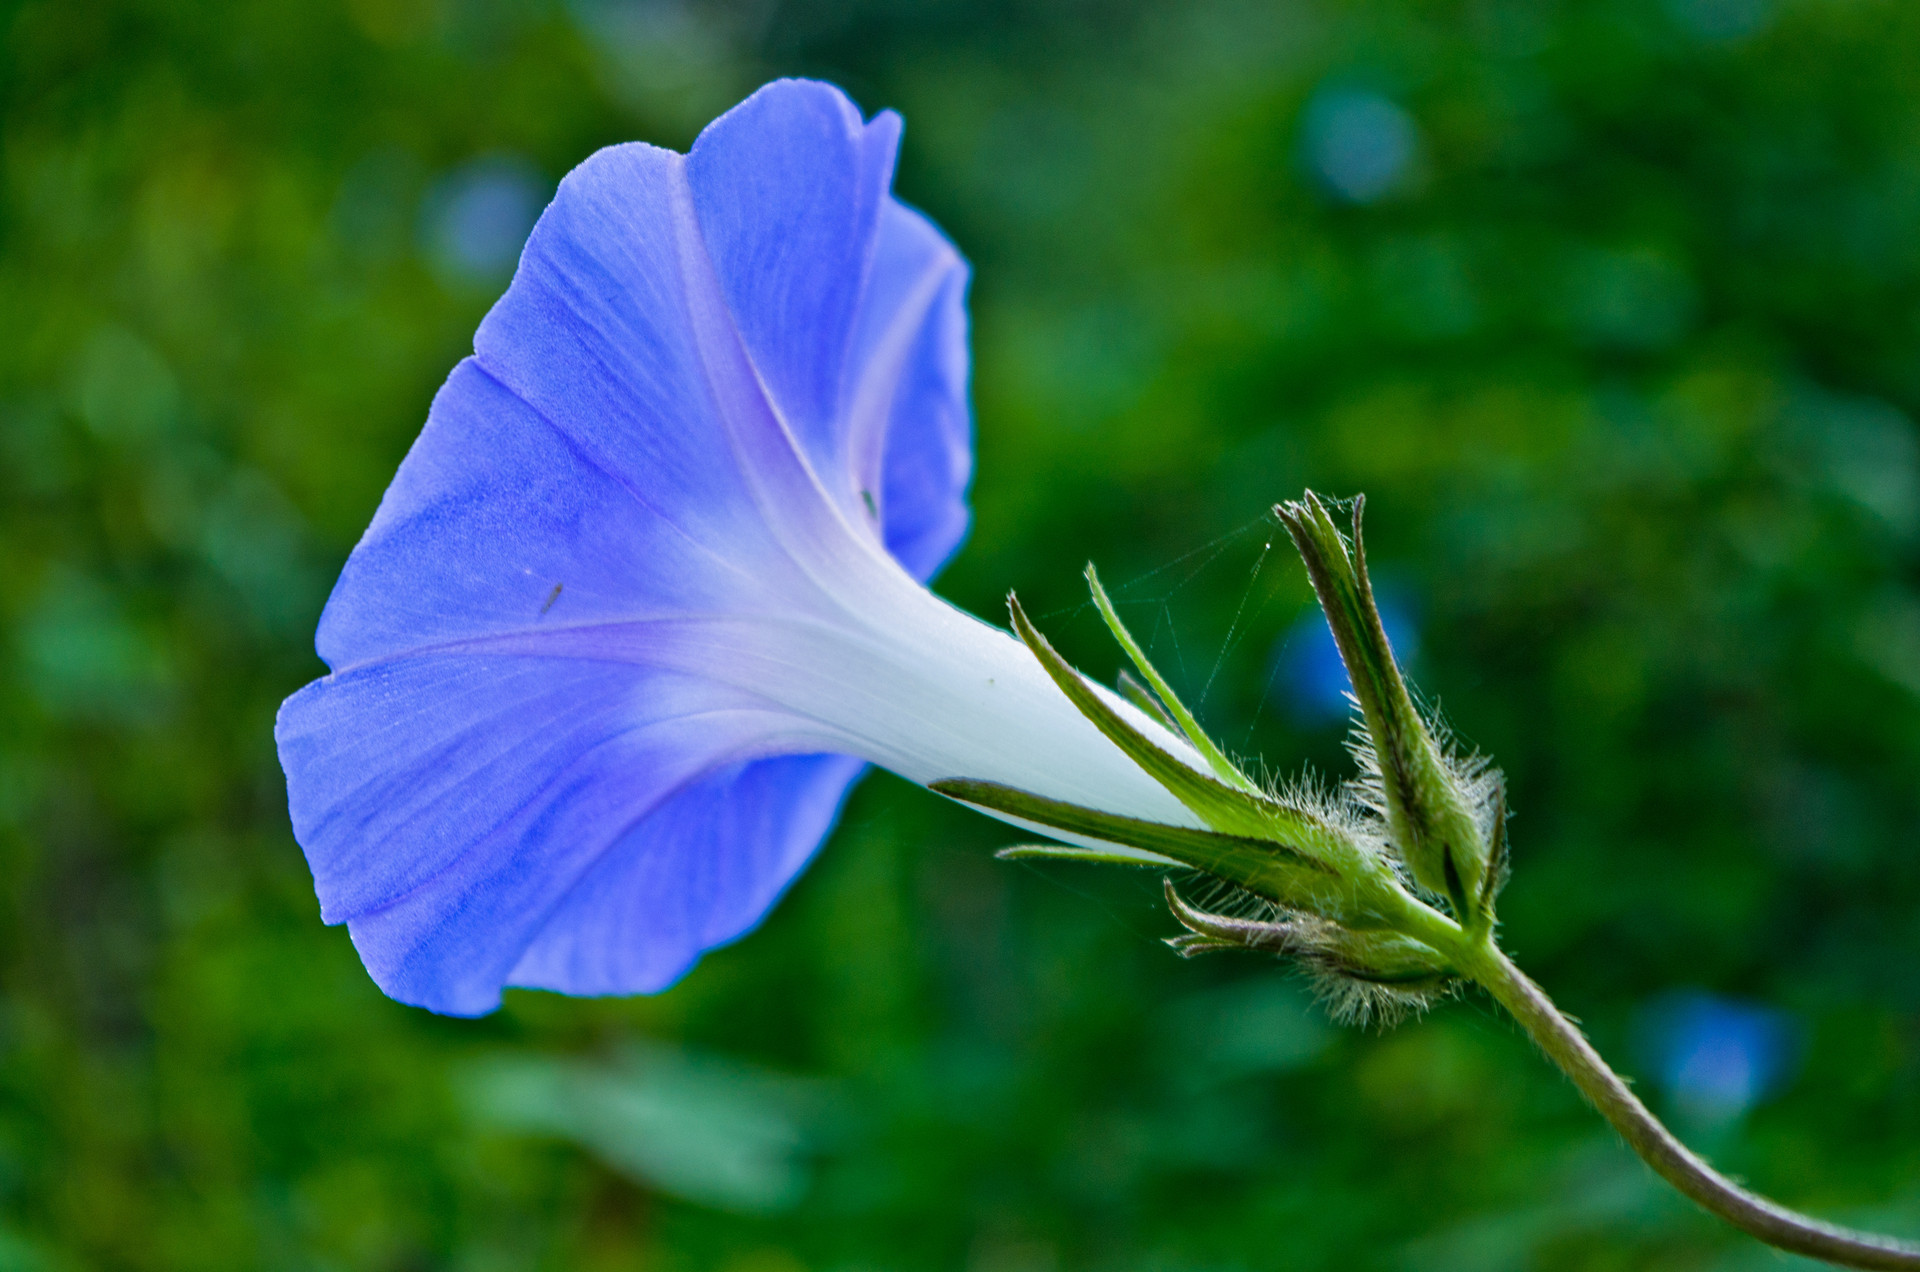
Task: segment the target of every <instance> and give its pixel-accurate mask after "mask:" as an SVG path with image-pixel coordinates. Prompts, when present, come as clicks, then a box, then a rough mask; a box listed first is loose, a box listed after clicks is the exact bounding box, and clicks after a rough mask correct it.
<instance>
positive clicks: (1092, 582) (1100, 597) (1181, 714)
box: [1087, 562, 1261, 795]
mask: <svg viewBox="0 0 1920 1272" xmlns="http://www.w3.org/2000/svg"><path fill="white" fill-rule="evenodd" d="M1087 587H1088V589H1089V590H1091V591H1092V593H1093V604H1094V607H1095V608H1096V609H1098V610H1099V611H1100V617H1101V618H1103V619H1105V620H1106V621H1107V630H1108V631H1110V632H1112V633H1113V638H1114V639H1115V640H1117V641H1119V642H1120V648H1122V649H1124V650H1126V651H1127V657H1128V658H1130V659H1132V660H1133V665H1134V666H1135V667H1137V668H1139V670H1140V674H1141V675H1142V676H1144V677H1146V680H1147V683H1148V684H1149V685H1152V686H1153V692H1154V693H1155V694H1156V695H1157V696H1158V697H1159V699H1160V701H1161V702H1162V703H1164V704H1165V705H1166V712H1167V714H1170V715H1172V716H1173V718H1174V721H1175V722H1177V723H1178V725H1179V727H1180V732H1182V733H1184V734H1186V736H1187V741H1189V742H1191V743H1193V749H1194V750H1196V751H1198V752H1200V755H1201V758H1203V759H1205V760H1206V762H1207V767H1208V768H1210V769H1212V770H1213V772H1214V775H1215V776H1217V777H1218V778H1219V779H1220V780H1221V781H1222V782H1225V783H1226V784H1227V785H1228V786H1231V787H1234V788H1235V789H1236V790H1240V791H1244V792H1245V793H1247V794H1249V795H1258V794H1260V793H1261V792H1260V788H1259V787H1258V786H1257V785H1255V784H1254V782H1253V779H1252V778H1249V777H1248V776H1247V775H1246V774H1245V773H1242V772H1241V771H1240V766H1239V765H1237V764H1235V763H1234V762H1233V761H1232V760H1230V759H1228V758H1227V755H1226V752H1224V751H1222V750H1221V749H1220V748H1219V747H1218V746H1216V745H1214V741H1213V739H1212V738H1210V737H1208V736H1207V732H1206V730H1205V729H1202V728H1201V727H1200V722H1199V721H1198V720H1196V719H1195V718H1194V715H1193V712H1191V711H1189V710H1187V708H1186V704H1185V703H1183V702H1181V701H1180V696H1179V695H1178V694H1176V693H1174V691H1173V686H1172V685H1170V684H1168V683H1167V681H1166V677H1164V676H1162V675H1161V674H1160V672H1159V670H1158V669H1157V668H1155V667H1154V665H1153V663H1151V662H1150V661H1148V659H1147V653H1146V651H1145V650H1144V649H1142V648H1140V644H1139V642H1138V641H1136V640H1134V638H1133V633H1132V632H1129V631H1128V630H1127V625H1126V624H1125V623H1123V622H1121V621H1120V615H1119V614H1118V613H1117V612H1116V611H1115V610H1114V608H1113V601H1112V600H1110V599H1109V598H1108V596H1107V589H1105V588H1104V587H1101V586H1100V574H1099V572H1098V571H1097V570H1095V569H1094V568H1093V563H1092V562H1088V563H1087Z"/></svg>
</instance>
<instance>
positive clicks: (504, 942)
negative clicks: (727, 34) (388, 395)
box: [276, 82, 971, 1013]
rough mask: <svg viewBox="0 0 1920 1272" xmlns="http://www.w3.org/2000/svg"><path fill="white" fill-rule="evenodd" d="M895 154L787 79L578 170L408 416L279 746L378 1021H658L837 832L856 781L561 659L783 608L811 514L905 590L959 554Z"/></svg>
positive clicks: (955, 419) (958, 387) (954, 380)
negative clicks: (647, 1008)
mask: <svg viewBox="0 0 1920 1272" xmlns="http://www.w3.org/2000/svg"><path fill="white" fill-rule="evenodd" d="M897 139H898V121H897V120H895V119H893V118H892V117H891V116H883V117H881V118H880V119H877V120H875V121H873V122H872V123H862V122H861V121H860V118H859V115H858V112H857V111H856V110H855V109H854V108H853V106H852V104H851V103H849V102H847V101H846V99H845V98H844V97H842V96H841V95H840V94H839V93H838V92H837V91H836V90H833V89H831V88H829V87H827V86H824V85H818V84H805V83H797V82H783V83H780V84H775V85H771V86H769V87H768V88H766V89H763V90H762V91H761V92H760V93H757V94H756V95H755V96H754V97H753V98H751V99H750V100H749V101H748V102H746V103H744V104H743V105H742V106H740V107H738V108H736V110H735V111H733V112H731V113H730V114H729V115H727V116H726V117H724V118H723V119H721V120H719V121H716V123H715V124H714V125H713V126H712V127H711V128H710V129H709V130H708V131H707V133H705V134H703V136H702V138H701V141H700V142H699V143H697V145H696V147H695V152H694V154H693V156H692V157H690V158H688V159H684V160H683V159H682V158H681V157H680V156H678V155H674V154H672V153H670V152H667V151H662V150H657V149H654V148H652V147H647V146H640V145H630V146H622V147H616V148H613V149H610V150H606V151H602V152H600V153H599V154H597V155H595V156H593V157H592V158H591V159H589V160H588V161H587V162H586V163H584V164H582V165H581V166H580V167H579V168H578V169H576V170H575V171H574V172H573V173H572V174H571V175H570V176H569V177H568V178H567V180H566V181H565V182H563V183H562V185H561V187H560V191H559V193H558V195H557V196H556V197H555V200H554V203H553V205H552V206H551V207H550V208H549V209H548V210H547V213H546V214H545V216H543V217H542V218H541V221H540V224H539V226H538V227H536V229H535V231H534V233H533V235H532V236H531V237H530V239H529V241H528V244H527V248H526V250H525V253H524V254H523V256H522V259H521V264H520V269H519V271H518V273H517V274H516V276H515V279H514V283H513V285H512V287H510V288H509V289H508V292H507V294H506V295H505V296H504V297H502V299H501V301H500V302H499V304H498V305H496V306H495V308H494V310H493V311H492V312H491V313H490V314H489V315H488V316H487V319H486V320H485V322H484V323H483V324H482V326H481V328H480V331H479V332H478V333H477V335H476V337H475V357H474V358H473V359H470V360H468V361H467V362H464V363H462V364H461V365H460V366H459V367H457V368H456V369H455V370H454V372H453V374H452V375H451V376H450V377H449V378H448V381H447V384H446V386H445V387H444V388H443V389H442V390H441V393H440V394H439V396H438V397H436V399H435V402H434V407H433V410H432V412H431V414H430V416H429V419H428V423H427V426H426V428H425V429H424V430H423V431H422V433H421V436H420V438H419V440H418V441H417V442H416V443H415V445H414V447H413V449H412V451H411V452H410V453H409V454H408V457H407V459H406V461H405V462H404V463H403V464H402V466H401V469H400V472H399V474H398V475H397V476H396V478H395V480H394V483H393V485H392V486H391V487H390V489H389V490H388V492H387V495H386V498H385V499H384V500H383V501H382V504H381V507H380V510H379V512H378V513H377V514H376V516H375V518H374V520H373V523H372V525H371V526H369V528H368V531H367V534H366V536H365V538H364V539H363V541H362V542H361V544H360V545H359V547H357V548H356V549H355V551H354V554H353V556H352V557H351V558H350V560H349V562H348V564H347V567H346V568H345V570H344V571H343V572H342V575H341V579H340V582H339V584H338V585H337V587H336V588H335V591H334V595H333V597H332V598H331V600H330V601H329V604H328V607H327V612H326V614H325V616H324V618H323V620H322V624H321V631H320V636H319V646H320V651H321V654H322V656H323V657H324V658H326V660H327V661H328V663H329V665H330V666H332V667H333V668H334V672H335V674H334V675H332V676H329V677H328V678H326V679H324V680H321V681H318V682H316V683H314V684H313V685H309V686H308V687H307V688H306V689H304V690H302V691H301V692H300V693H298V694H296V695H294V696H293V697H292V698H290V699H288V701H287V703H286V704H285V706H284V707H283V708H282V711H281V716H280V720H279V724H278V727H277V729H276V736H277V739H278V741H279V745H280V751H281V758H282V763H283V765H284V767H285V769H286V771H287V776H288V792H289V802H290V808H291V812H292V816H293V821H294V828H295V833H296V835H297V837H298V838H299V840H300V842H301V844H302V846H303V847H304V848H305V850H306V852H307V855H308V859H309V861H310V863H311V864H312V866H313V870H314V878H315V884H316V889H317V891H318V892H319V895H320V898H321V903H322V911H323V914H324V916H325V917H326V918H327V920H328V921H329V922H339V921H347V922H348V923H349V925H350V930H351V931H352V933H353V937H354V941H355V943H356V945H357V946H358V948H359V949H360V951H361V953H362V956H363V958H364V959H365V961H366V963H367V966H368V968H369V970H370V971H371V972H372V973H373V975H374V977H375V979H376V980H377V981H378V982H379V983H380V985H381V986H382V988H384V989H386V990H387V991H388V992H389V993H390V994H392V995H393V996H395V997H396V998H400V999H402V1000H403V1001H407V1002H414V1003H419V1004H422V1005H425V1006H429V1007H433V1008H435V1009H436V1010H441V1011H450V1012H458V1013H473V1012H480V1011H485V1010H488V1009H490V1008H491V1007H492V1006H493V1005H494V1004H495V1003H496V1002H497V1001H498V995H499V989H500V986H501V985H502V984H504V983H517V984H529V985H538V986H542V987H546V988H553V989H560V990H565V991H568V992H576V993H609V992H622V991H629V992H630V991H646V990H653V989H658V988H661V987H663V986H664V985H666V984H668V983H670V982H671V981H672V980H673V979H674V978H675V977H677V976H678V975H680V974H681V973H682V972H683V971H684V970H685V969H686V968H687V967H688V966H689V965H690V964H691V962H692V961H693V959H694V958H696V957H697V955H698V953H699V952H700V951H701V950H703V949H706V948H710V947H712V946H713V945H715V944H719V943H722V942H724V941H727V940H730V939H733V938H734V937H735V936H738V935H739V934H740V933H741V932H743V931H745V930H746V929H747V928H749V927H751V926H752V925H753V924H754V923H755V922H757V921H758V919H759V917H760V916H761V915H762V914H764V912H765V910H766V908H767V907H768V906H770V905H771V904H772V902H773V901H774V899H775V898H776V897H777V895H778V894H779V892H780V890H781V889H783V888H784V887H785V886H786V885H787V883H788V882H789V881H790V880H791V879H792V877H793V876H794V874H795V873H796V872H797V871H798V870H799V869H800V868H801V867H802V866H803V865H804V863H805V861H806V859H807V858H808V856H809V855H810V854H811V852H812V851H813V850H814V848H815V847H816V846H817V845H818V843H819V841H820V839H821V838H822V837H823V836H824V835H825V833H826V831H827V830H828V829H829V827H830V826H831V823H832V820H833V817H834V816H835V814H836V812H837V809H838V807H839V805H840V802H841V800H842V798H843V797H844V795H845V792H846V790H847V788H848V787H849V786H850V785H851V783H852V782H853V781H854V780H855V778H856V777H857V776H858V774H859V772H860V771H861V765H860V764H859V763H858V762H857V761H855V760H852V759H848V758H846V757H837V756H819V755H810V754H802V755H787V754H782V752H783V751H800V752H804V751H806V750H807V748H808V746H809V745H813V746H814V747H815V749H817V743H811V744H810V743H809V741H808V739H807V738H806V737H805V736H804V731H796V730H795V729H793V728H792V727H791V722H790V721H784V720H782V719H778V718H774V717H772V716H770V715H769V714H768V712H767V711H766V709H765V708H764V707H763V706H762V705H760V704H758V703H755V702H752V701H744V700H742V699H741V697H740V695H738V694H736V693H734V692H733V691H730V690H727V689H725V688H724V687H722V686H719V685H716V684H713V683H711V682H707V681H704V680H701V679H699V678H695V677H689V676H687V675H684V674H676V673H671V672H667V671H662V670H660V669H658V668H650V667H648V666H647V665H645V659H644V656H638V657H635V656H633V651H632V650H628V651H627V653H626V654H625V655H623V657H624V658H626V661H616V660H611V659H607V658H603V657H597V656H595V655H593V654H592V651H591V649H590V647H589V646H588V645H586V644H583V643H582V642H581V641H580V640H579V639H571V638H569V635H568V634H569V633H572V634H576V635H577V634H578V633H580V632H582V631H586V630H591V629H592V628H593V627H594V626H595V625H601V624H624V625H626V630H629V631H634V630H639V629H638V628H636V627H634V624H635V623H636V622H637V621H638V620H645V619H655V618H668V617H673V616H676V615H714V614H726V613H735V614H751V613H757V612H763V611H768V610H773V611H778V610H779V609H780V608H781V607H782V606H789V605H795V604H799V603H800V599H799V598H800V596H801V593H802V592H804V591H805V589H806V587H807V586H809V584H808V583H807V580H806V579H805V577H804V575H805V571H801V570H795V569H794V568H793V560H792V558H791V555H790V554H791V552H792V551H793V550H794V545H795V543H796V541H797V540H796V537H795V536H796V534H800V535H804V533H806V532H807V527H808V526H809V525H810V524H812V523H816V522H821V521H822V519H823V517H824V518H825V519H826V520H830V521H832V522H833V523H834V524H835V525H838V526H840V527H841V528H842V531H844V530H845V528H846V527H847V526H849V525H853V526H858V525H869V526H870V527H871V528H870V530H868V531H867V532H868V533H875V534H877V535H878V536H879V537H880V538H881V541H882V542H884V543H885V544H886V546H887V548H888V549H889V550H890V551H891V552H892V553H893V554H894V555H895V556H896V558H897V559H899V560H900V561H901V562H902V564H903V565H905V566H906V567H907V568H908V569H909V570H911V571H912V572H913V573H914V574H915V575H916V576H918V577H921V578H925V577H927V576H928V575H929V574H930V573H931V572H932V571H933V570H934V569H936V568H937V567H938V565H939V564H940V563H941V562H942V561H943V560H944V559H945V558H946V557H947V556H948V555H949V554H950V553H951V551H952V550H953V548H954V546H955V545H957V543H958V542H959V540H960V538H961V536H962V535H963V534H964V532H965V528H966V520H967V514H966V505H965V489H966V483H967V479H968V476H969V471H970V458H971V455H970V423H969V416H968V411H967V403H966V376H967V355H966V328H965V321H966V320H965V312H964V290H965V285H966V268H965V265H964V263H963V262H962V261H961V259H960V258H959V256H958V255H957V253H955V252H954V251H953V249H952V247H951V246H950V245H948V244H947V243H946V242H945V240H944V239H942V238H941V237H940V235H939V233H938V232H937V231H936V230H934V229H933V228H932V226H931V225H930V224H928V223H927V222H926V221H925V219H924V218H921V217H920V216H918V215H917V214H915V213H912V212H910V211H908V210H906V209H905V208H903V207H901V206H900V205H899V204H898V203H896V202H894V201H893V200H892V199H891V198H890V197H889V196H888V195H887V194H886V188H887V183H888V180H889V178H890V175H891V171H892V162H893V153H894V149H895V146H896V144H897ZM823 489H824V493H825V497H826V499H830V500H831V501H832V502H833V503H834V504H836V505H838V509H839V511H838V515H834V514H830V513H827V512H825V508H826V506H827V505H826V503H825V500H823V499H822V498H821V494H822V491H823ZM809 500H811V501H812V502H809ZM815 504H818V505H819V506H818V507H815V506H814V505H815ZM869 509H871V510H873V511H874V512H877V514H878V516H879V524H878V525H871V523H870V522H869V521H867V520H866V519H867V518H868V517H869V516H870V513H869ZM503 642H504V643H503ZM640 653H641V655H644V650H641V651H640ZM767 757H772V758H767Z"/></svg>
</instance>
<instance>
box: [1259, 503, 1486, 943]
mask: <svg viewBox="0 0 1920 1272" xmlns="http://www.w3.org/2000/svg"><path fill="white" fill-rule="evenodd" d="M1364 508H1365V499H1364V498H1356V499H1355V500H1354V501H1353V541H1352V546H1351V550H1349V545H1348V542H1347V539H1346V537H1345V536H1344V535H1343V534H1342V533H1341V531H1340V528H1339V527H1338V526H1337V525H1335V524H1334V521H1333V518H1332V516H1331V515H1330V514H1329V513H1328V511H1327V508H1326V505H1325V504H1323V503H1322V502H1321V501H1320V499H1319V497H1318V496H1316V495H1315V494H1314V493H1313V492H1312V491H1310V490H1309V491H1307V492H1306V494H1305V496H1304V497H1303V498H1301V499H1300V500H1299V501H1297V502H1294V503H1286V504H1281V505H1279V506H1278V507H1276V508H1275V509H1274V513H1275V515H1277V516H1278V517H1279V518H1280V521H1281V523H1282V524H1283V525H1284V526H1285V527H1286V529H1287V533H1288V534H1289V535H1291V536H1292V538H1293V542H1294V546H1295V547H1296V548H1298V549H1299V551H1300V557H1301V559H1302V560H1303V561H1305V562H1306V566H1307V576H1308V578H1309V579H1310V580H1311V581H1312V583H1313V590H1314V593H1315V594H1316V595H1317V596H1318V597H1319V599H1320V607H1321V609H1323V610H1324V611H1325V612H1326V616H1327V625H1328V626H1329V627H1330V628H1331V629H1332V631H1333V638H1334V643H1335V644H1336V645H1337V646H1338V647H1339V649H1340V658H1341V661H1342V662H1344V663H1345V664H1346V666H1347V674H1348V676H1349V677H1350V678H1351V679H1352V681H1353V691H1354V696H1355V697H1356V698H1357V699H1359V702H1360V711H1361V715H1362V716H1363V718H1364V720H1365V724H1366V732H1367V738H1368V741H1369V743H1370V744H1371V747H1372V751H1373V758H1374V760H1375V761H1376V762H1377V763H1378V765H1379V771H1380V782H1381V787H1382V792H1383V794H1384V795H1385V799H1386V805H1387V807H1386V813H1387V819H1388V823H1389V826H1390V828H1391V829H1392V831H1393V838H1394V841H1395V843H1396V844H1397V845H1398V847H1399V849H1400V853H1401V856H1402V857H1403V858H1404V859H1405V861H1406V863H1407V866H1408V868H1409V869H1411V870H1412V871H1413V877H1414V879H1415V881H1417V882H1418V883H1419V884H1420V886H1422V887H1423V888H1426V889H1427V890H1428V891H1430V892H1434V893H1438V894H1440V895H1441V896H1444V897H1446V898H1447V902H1448V904H1449V905H1450V906H1452V908H1453V912H1454V917H1455V918H1456V919H1458V920H1459V921H1460V923H1461V924H1463V925H1464V926H1468V927H1476V928H1477V927H1484V926H1485V924H1486V923H1487V921H1488V918H1487V915H1486V914H1485V913H1484V912H1483V911H1482V909H1481V907H1480V902H1481V900H1482V897H1483V895H1484V893H1485V881H1486V877H1487V855H1488V853H1487V845H1486V843H1485V841H1484V840H1483V839H1482V837H1481V833H1480V828H1479V824H1478V821H1477V820H1476V818H1475V817H1474V814H1473V810H1472V809H1471V807H1470V806H1469V804H1468V800H1467V795H1466V792H1465V791H1463V790H1462V789H1461V788H1460V783H1459V782H1458V781H1457V780H1456V777H1455V774H1454V772H1453V770H1452V769H1451V768H1450V767H1449V766H1448V764H1447V762H1446V757H1445V755H1444V754H1443V752H1442V750H1441V748H1440V745H1439V743H1438V742H1437V741H1436V740H1435V739H1434V736H1433V733H1432V731H1431V730H1430V729H1429V728H1428V727H1427V723H1426V721H1425V720H1424V719H1423V718H1422V717H1421V715H1420V712H1419V711H1418V710H1417V709H1416V708H1415V706H1414V704H1413V695H1412V694H1411V693H1410V692H1409V691H1408V689H1407V682H1406V679H1405V677H1403V676H1402V675H1401V673H1400V667H1399V664H1398V663H1396V662H1395V661H1394V657H1393V648H1392V646H1391V645H1390V644H1389V643H1388V641H1387V634H1386V629H1385V628H1384V627H1383V626H1382V625H1381V622H1380V611H1379V609H1378V607H1377V606H1376V605H1375V604H1374V598H1373V586H1372V584H1371V582H1370V581H1369V580H1368V578H1367V560H1366V551H1365V548H1364V545H1363V542H1362V539H1361V531H1360V521H1361V513H1362V510H1363V509H1364Z"/></svg>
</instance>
